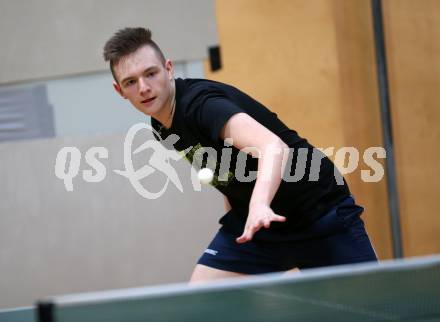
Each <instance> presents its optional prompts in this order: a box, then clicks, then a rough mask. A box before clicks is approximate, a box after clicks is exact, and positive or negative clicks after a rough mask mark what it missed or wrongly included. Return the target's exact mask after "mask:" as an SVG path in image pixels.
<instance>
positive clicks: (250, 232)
mask: <svg viewBox="0 0 440 322" xmlns="http://www.w3.org/2000/svg"><path fill="white" fill-rule="evenodd" d="M259 229H260V226H249V227H246V228H245V229H244V232H243V235H241V236H240V237H238V238H237V239H236V241H237V243H240V244H242V243H245V242H248V241H250V240H251V239H252V237H254V234H255V232H256V231H258V230H259Z"/></svg>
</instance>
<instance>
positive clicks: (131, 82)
mask: <svg viewBox="0 0 440 322" xmlns="http://www.w3.org/2000/svg"><path fill="white" fill-rule="evenodd" d="M134 83H135V81H134V80H133V79H132V80H129V81H127V82H125V86H131V85H133V84H134Z"/></svg>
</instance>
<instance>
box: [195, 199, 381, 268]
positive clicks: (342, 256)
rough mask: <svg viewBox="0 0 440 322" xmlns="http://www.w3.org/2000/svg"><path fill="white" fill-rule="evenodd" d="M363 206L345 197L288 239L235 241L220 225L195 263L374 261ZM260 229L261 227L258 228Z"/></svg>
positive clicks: (268, 265) (246, 264) (270, 265)
mask: <svg viewBox="0 0 440 322" xmlns="http://www.w3.org/2000/svg"><path fill="white" fill-rule="evenodd" d="M362 211H363V208H362V207H359V206H358V205H356V204H355V201H354V199H353V198H352V197H348V198H346V199H345V200H343V201H342V202H341V203H339V204H338V205H337V206H336V207H334V208H332V209H331V210H330V211H329V212H328V213H326V214H325V215H324V216H322V217H321V218H319V219H318V220H317V221H316V222H314V223H313V224H311V225H310V226H309V227H307V228H306V229H304V230H302V231H299V232H296V233H295V235H294V236H293V238H292V240H289V241H283V242H264V241H256V240H251V241H249V242H247V243H244V244H238V243H237V242H236V241H235V239H236V238H237V237H238V236H236V235H233V234H231V233H229V232H227V231H225V230H224V229H222V228H220V230H219V231H218V233H217V234H216V236H215V237H214V239H213V240H212V242H211V243H210V244H209V246H208V248H207V249H206V250H205V252H204V253H203V255H202V256H201V257H200V259H199V261H198V264H202V265H206V266H209V267H212V268H216V269H220V270H224V271H230V272H236V273H243V274H262V273H270V272H280V271H287V270H289V269H292V268H294V267H297V268H299V269H304V268H313V267H323V266H332V265H340V264H349V263H359V262H368V261H377V257H376V254H375V251H374V249H373V247H372V245H371V242H370V239H369V237H368V235H367V232H366V231H365V227H364V222H363V221H362V219H361V218H360V214H361V213H362ZM262 229H264V228H262Z"/></svg>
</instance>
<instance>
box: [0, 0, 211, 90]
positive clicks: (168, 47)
mask: <svg viewBox="0 0 440 322" xmlns="http://www.w3.org/2000/svg"><path fill="white" fill-rule="evenodd" d="M137 26H143V27H149V28H151V29H152V30H153V37H154V39H155V40H156V41H157V42H158V43H159V45H160V46H161V47H162V49H163V50H164V52H165V53H166V55H167V56H168V57H169V58H171V59H173V60H177V61H187V60H199V59H203V58H205V57H206V56H207V47H208V46H211V45H215V44H216V43H217V35H216V26H215V16H214V0H161V1H158V0H127V1H124V2H121V1H118V0H41V1H26V0H17V1H1V2H0V42H1V44H2V50H1V51H0V71H1V73H0V84H1V83H10V82H16V81H23V80H30V79H35V78H46V77H54V76H60V75H61V76H62V75H67V74H79V73H86V72H93V71H99V70H106V69H107V66H106V64H104V62H103V60H102V48H103V45H104V43H105V41H107V39H108V38H110V36H111V35H112V34H113V33H114V32H115V31H116V30H118V29H120V28H123V27H137Z"/></svg>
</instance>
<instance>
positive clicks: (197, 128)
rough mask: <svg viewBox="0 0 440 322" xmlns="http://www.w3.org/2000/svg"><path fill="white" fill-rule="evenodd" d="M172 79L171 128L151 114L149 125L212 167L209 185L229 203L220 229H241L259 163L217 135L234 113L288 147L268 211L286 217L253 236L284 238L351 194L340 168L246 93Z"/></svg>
mask: <svg viewBox="0 0 440 322" xmlns="http://www.w3.org/2000/svg"><path fill="white" fill-rule="evenodd" d="M175 84H176V107H175V112H174V117H173V121H172V125H171V128H170V129H165V128H162V126H161V124H160V123H159V122H158V121H156V120H154V119H152V126H153V128H154V129H155V130H156V131H157V132H158V133H160V134H159V135H160V137H161V138H158V137H157V136H156V138H157V139H161V140H165V139H166V138H167V137H168V136H169V135H170V134H177V135H178V137H179V140H178V141H177V142H176V143H175V144H174V148H175V149H176V150H178V151H184V150H185V151H186V152H187V153H186V158H187V159H188V161H190V162H191V163H192V164H193V166H195V167H196V168H201V167H209V168H211V169H213V170H215V171H214V180H213V181H212V183H211V184H212V185H213V186H214V187H215V188H217V189H218V190H219V191H220V192H222V193H223V194H224V195H225V196H226V197H227V198H228V200H229V203H230V204H231V206H232V210H231V211H229V212H228V213H226V214H225V215H224V216H223V217H222V218H221V219H220V223H221V224H222V225H223V229H225V230H227V231H229V232H231V233H233V234H235V235H237V236H239V235H241V233H242V232H243V229H244V225H245V223H246V218H247V215H248V207H249V201H250V198H251V194H252V191H253V188H254V185H255V177H256V176H255V175H254V176H252V175H251V174H252V172H253V171H257V166H258V159H257V158H253V157H251V156H250V155H249V154H246V153H245V152H242V151H239V150H238V149H236V148H235V147H234V146H231V145H230V144H228V143H227V142H224V141H223V140H222V139H220V137H219V135H220V131H221V130H222V128H223V126H224V125H225V124H226V122H227V121H228V120H229V118H230V117H231V116H233V115H234V114H237V113H247V114H248V115H250V116H251V117H252V118H254V119H255V120H257V121H258V122H259V123H261V124H262V125H264V126H265V127H266V128H268V129H269V130H271V131H272V132H273V133H275V134H276V135H278V136H279V137H280V138H281V139H282V140H283V141H284V142H285V143H286V144H287V145H288V146H289V147H290V148H291V153H290V154H291V157H290V161H291V162H288V163H287V164H288V165H289V164H290V165H291V166H290V167H286V169H285V176H287V175H290V177H289V178H290V179H288V180H283V181H282V182H281V184H280V187H279V189H278V191H277V193H276V195H275V197H274V199H273V201H272V203H271V208H272V209H273V211H274V212H275V213H276V214H279V215H281V216H285V217H286V218H287V220H286V222H284V223H279V222H273V223H271V227H270V228H269V229H261V230H260V231H258V232H257V233H256V234H255V236H254V238H255V239H257V240H258V239H261V240H272V241H275V240H289V239H291V238H292V233H293V234H294V233H295V231H298V230H299V229H302V228H304V227H306V226H307V225H309V224H310V223H311V222H313V221H314V220H316V219H318V218H319V217H320V216H322V215H323V214H325V213H326V211H328V210H329V209H330V208H331V207H333V206H334V205H336V204H337V203H338V202H339V201H341V200H342V199H344V198H345V197H347V196H348V195H349V194H350V192H349V189H348V186H347V184H346V182H345V180H343V179H342V181H340V182H339V183H340V184H338V182H337V180H336V178H335V173H338V174H339V172H337V169H336V168H335V167H334V165H333V163H332V162H331V161H330V160H329V159H328V158H327V157H325V155H324V154H322V153H321V152H320V151H319V150H317V149H314V147H313V146H312V145H310V144H309V143H308V142H307V140H306V139H304V138H302V137H300V136H299V135H298V133H297V132H296V131H294V130H291V129H289V128H288V127H287V126H286V125H285V124H284V123H283V122H281V120H280V119H278V117H277V115H276V114H275V113H273V112H271V111H270V110H268V109H267V108H266V107H265V106H263V105H262V104H260V103H259V102H257V101H256V100H254V99H253V98H251V97H250V96H248V95H246V94H245V93H243V92H241V91H240V90H238V89H237V88H235V87H233V86H230V85H226V84H223V83H219V82H214V81H210V80H204V79H176V81H175ZM167 148H170V147H167ZM299 151H301V152H299ZM203 152H205V153H204V154H203ZM313 154H314V156H313ZM312 156H313V157H312ZM317 156H318V157H317ZM315 157H317V159H315ZM312 159H313V160H320V163H319V162H318V167H317V168H316V166H315V167H314V168H313V167H312V168H313V169H315V171H312V170H311V164H312ZM297 163H298V165H297ZM314 164H315V163H314ZM302 165H303V166H302ZM301 169H303V170H304V171H302V170H301ZM316 169H317V170H318V171H319V175H317V172H316ZM243 170H244V171H243ZM254 173H255V172H254ZM301 174H303V176H302V177H301ZM243 181H244V182H243Z"/></svg>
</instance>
